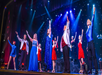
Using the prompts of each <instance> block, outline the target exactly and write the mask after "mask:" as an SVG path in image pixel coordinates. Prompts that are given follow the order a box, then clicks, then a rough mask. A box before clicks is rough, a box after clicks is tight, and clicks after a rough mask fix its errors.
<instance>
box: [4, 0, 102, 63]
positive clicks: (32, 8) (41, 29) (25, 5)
mask: <svg viewBox="0 0 102 75" xmlns="http://www.w3.org/2000/svg"><path fill="white" fill-rule="evenodd" d="M32 1H33V0H25V1H24V2H22V3H18V2H14V3H12V4H11V5H10V6H9V7H8V8H6V13H5V14H6V16H7V17H6V22H7V23H6V24H5V25H4V27H3V28H4V30H3V34H10V35H6V38H7V37H8V36H9V37H10V38H11V40H10V41H11V42H12V41H13V40H16V45H17V50H18V53H19V45H20V43H19V41H18V40H17V37H16V34H15V31H18V33H19V35H20V37H21V38H23V34H25V31H26V30H28V32H29V34H30V36H31V37H33V34H34V33H37V34H38V41H39V43H41V45H42V59H44V52H45V38H46V36H47V29H48V26H49V25H48V21H49V19H52V24H51V28H52V34H53V36H54V37H57V36H59V40H58V49H59V50H58V51H57V57H58V58H62V57H63V55H62V53H61V52H60V41H61V37H62V34H63V27H64V25H66V18H64V15H65V14H66V12H67V11H68V14H67V16H68V17H69V20H70V38H71V36H74V35H75V32H77V37H76V41H75V44H74V47H75V50H74V51H73V52H74V55H75V59H76V62H77V63H78V64H79V62H78V36H79V35H81V30H82V29H84V35H83V44H82V46H83V50H84V54H85V61H86V62H87V51H86V46H87V40H86V35H85V33H86V30H87V25H86V21H87V19H91V18H92V11H93V10H92V9H93V4H95V7H96V13H95V19H94V28H93V39H94V44H95V50H96V56H97V60H99V58H102V39H97V35H99V34H102V1H101V0H95V1H94V0H73V2H70V1H69V0H63V1H62V0H59V1H58V0H55V1H51V0H48V1H49V2H48V1H47V0H42V1H41V2H39V0H34V1H33V2H32ZM45 6H46V8H47V11H48V12H49V14H48V13H47V12H46V10H45ZM11 8H12V9H11ZM70 11H72V12H71V13H70ZM79 12H81V13H80V16H78V15H79ZM7 14H8V15H7ZM71 14H72V16H71ZM9 15H10V18H8V16H9ZM76 19H78V20H77V22H75V21H76ZM76 23H77V24H76ZM54 37H53V38H54ZM3 39H5V37H3ZM27 39H28V38H27ZM28 41H29V43H30V44H29V46H30V50H31V47H32V43H31V42H30V40H29V39H28ZM4 45H5V42H3V47H4ZM2 49H4V48H2ZM28 60H29V57H28Z"/></svg>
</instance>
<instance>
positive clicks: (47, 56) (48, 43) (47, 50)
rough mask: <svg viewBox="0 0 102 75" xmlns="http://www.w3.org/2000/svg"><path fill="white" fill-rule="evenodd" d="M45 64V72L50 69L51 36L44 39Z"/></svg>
mask: <svg viewBox="0 0 102 75" xmlns="http://www.w3.org/2000/svg"><path fill="white" fill-rule="evenodd" d="M44 61H45V64H46V66H47V70H51V69H52V35H51V37H49V36H47V37H46V44H45V60H44Z"/></svg>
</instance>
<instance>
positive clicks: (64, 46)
mask: <svg viewBox="0 0 102 75" xmlns="http://www.w3.org/2000/svg"><path fill="white" fill-rule="evenodd" d="M69 23H70V22H69V19H68V16H67V25H66V26H64V33H63V36H62V39H61V44H60V47H61V51H63V57H64V65H65V69H64V72H65V73H70V60H69V50H70V38H69V37H70V29H69Z"/></svg>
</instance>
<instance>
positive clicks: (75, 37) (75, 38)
mask: <svg viewBox="0 0 102 75" xmlns="http://www.w3.org/2000/svg"><path fill="white" fill-rule="evenodd" d="M76 36H77V32H76V33H75V38H74V41H75V39H76Z"/></svg>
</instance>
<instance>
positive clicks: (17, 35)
mask: <svg viewBox="0 0 102 75" xmlns="http://www.w3.org/2000/svg"><path fill="white" fill-rule="evenodd" d="M15 33H16V34H17V38H18V40H19V41H20V42H21V41H22V39H21V38H20V37H19V35H18V32H17V31H15Z"/></svg>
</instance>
